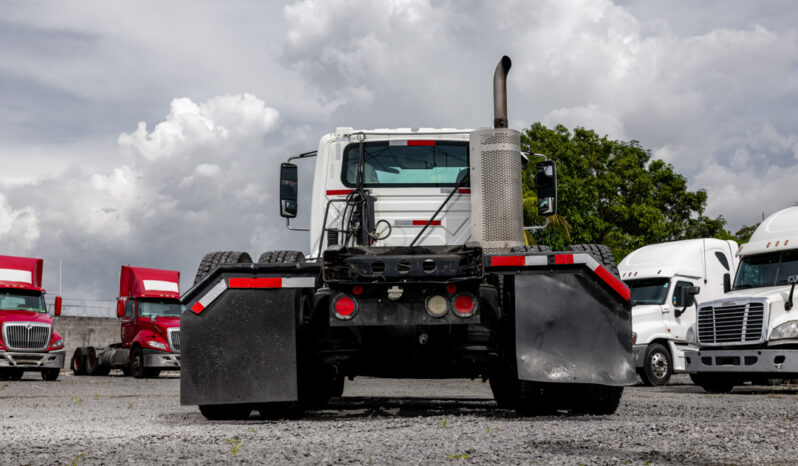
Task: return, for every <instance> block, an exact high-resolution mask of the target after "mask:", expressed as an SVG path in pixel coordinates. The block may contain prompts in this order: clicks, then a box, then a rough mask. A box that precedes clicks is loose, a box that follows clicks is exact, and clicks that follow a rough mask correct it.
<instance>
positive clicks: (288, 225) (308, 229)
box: [285, 217, 310, 231]
mask: <svg viewBox="0 0 798 466" xmlns="http://www.w3.org/2000/svg"><path fill="white" fill-rule="evenodd" d="M285 226H286V228H288V229H289V230H293V231H310V228H298V227H292V226H291V218H290V217H286V218H285Z"/></svg>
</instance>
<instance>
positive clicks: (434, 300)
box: [426, 294, 449, 317]
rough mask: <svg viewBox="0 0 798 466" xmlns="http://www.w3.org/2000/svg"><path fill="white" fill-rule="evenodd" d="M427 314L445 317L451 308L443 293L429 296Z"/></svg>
mask: <svg viewBox="0 0 798 466" xmlns="http://www.w3.org/2000/svg"><path fill="white" fill-rule="evenodd" d="M426 305H427V314H429V315H430V316H432V317H443V316H444V315H445V314H446V311H448V310H449V302H448V301H446V298H444V297H443V296H441V295H437V294H436V295H434V296H430V297H429V298H427V303H426Z"/></svg>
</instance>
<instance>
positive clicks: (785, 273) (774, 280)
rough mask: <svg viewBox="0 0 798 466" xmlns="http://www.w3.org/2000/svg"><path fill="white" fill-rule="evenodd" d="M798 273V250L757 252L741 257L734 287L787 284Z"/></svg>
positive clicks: (739, 288)
mask: <svg viewBox="0 0 798 466" xmlns="http://www.w3.org/2000/svg"><path fill="white" fill-rule="evenodd" d="M792 275H798V250H795V249H794V250H791V251H784V252H771V253H768V254H757V255H754V256H747V257H743V258H742V259H740V266H739V267H738V269H737V277H736V278H735V280H734V289H735V290H741V289H744V288H758V287H763V286H778V285H786V284H787V277H790V276H792Z"/></svg>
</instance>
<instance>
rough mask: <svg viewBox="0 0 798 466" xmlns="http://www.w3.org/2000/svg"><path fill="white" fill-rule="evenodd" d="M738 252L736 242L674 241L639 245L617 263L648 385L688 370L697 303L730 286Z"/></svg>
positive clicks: (637, 358) (637, 362)
mask: <svg viewBox="0 0 798 466" xmlns="http://www.w3.org/2000/svg"><path fill="white" fill-rule="evenodd" d="M736 251H737V243H735V242H734V241H724V240H719V239H713V238H703V239H689V240H683V241H671V242H667V243H660V244H652V245H649V246H644V247H642V248H640V249H637V250H635V251H633V252H631V253H630V254H629V255H627V256H626V257H625V258H624V259H623V260H622V261H621V263H620V264H619V265H618V270H619V271H620V274H621V279H622V280H623V281H624V283H626V285H627V286H628V287H629V289H630V290H631V293H632V301H633V306H634V307H633V308H632V330H633V332H634V333H633V338H634V345H633V347H632V349H633V352H634V358H635V367H636V369H637V372H638V375H640V378H641V379H642V380H643V383H644V384H646V385H664V384H666V383H667V382H668V380H669V379H670V377H671V374H673V373H679V372H684V370H685V360H684V352H685V351H686V350H688V349H695V348H696V347H695V346H691V345H692V344H691V343H690V342H689V340H693V338H692V337H691V338H689V339H688V336H689V335H688V332H690V331H694V330H690V329H691V328H692V327H694V324H695V316H696V306H697V305H699V304H700V303H702V302H704V301H709V300H712V299H715V298H717V297H720V296H722V295H723V293H724V292H726V291H728V290H729V287H730V284H731V282H732V280H733V278H734V273H735V270H736V267H737V258H736V257H735V254H736ZM695 288H697V289H695ZM690 290H692V291H694V293H692V294H691V293H686V292H687V291H690ZM685 293H686V294H685ZM685 296H686V297H685Z"/></svg>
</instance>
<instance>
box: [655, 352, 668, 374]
mask: <svg viewBox="0 0 798 466" xmlns="http://www.w3.org/2000/svg"><path fill="white" fill-rule="evenodd" d="M651 372H652V373H653V374H654V376H655V377H656V378H658V379H661V378H663V377H665V376H666V375H667V374H668V360H667V359H666V358H665V355H664V354H662V353H654V354H652V355H651Z"/></svg>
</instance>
